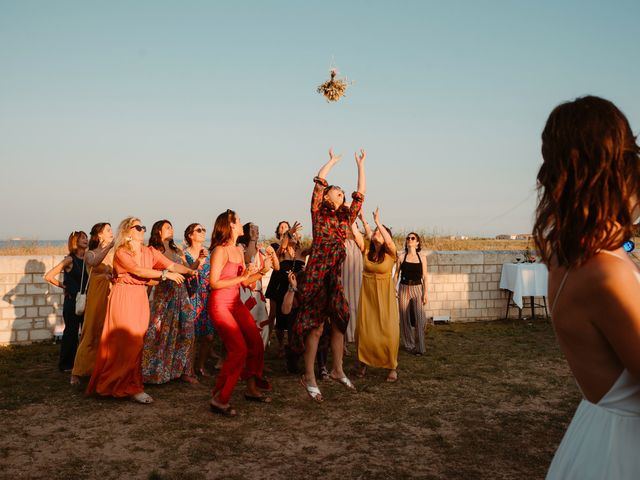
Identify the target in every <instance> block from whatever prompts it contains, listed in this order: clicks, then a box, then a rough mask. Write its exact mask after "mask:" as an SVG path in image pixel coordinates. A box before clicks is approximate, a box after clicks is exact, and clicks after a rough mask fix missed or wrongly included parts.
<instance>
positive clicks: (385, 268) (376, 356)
mask: <svg viewBox="0 0 640 480" xmlns="http://www.w3.org/2000/svg"><path fill="white" fill-rule="evenodd" d="M394 263H395V258H394V257H392V256H391V255H385V257H384V260H383V261H382V263H373V262H371V261H370V260H369V259H368V258H367V254H366V253H365V254H364V270H363V272H362V289H361V291H360V303H359V305H358V328H357V330H356V332H357V333H356V335H357V337H358V340H357V342H358V358H359V359H360V361H361V362H362V363H364V364H366V365H369V366H371V367H378V368H388V369H395V368H397V366H398V348H399V347H400V315H399V313H398V302H397V301H396V294H395V290H394V288H393V278H392V277H391V272H392V270H393V265H394Z"/></svg>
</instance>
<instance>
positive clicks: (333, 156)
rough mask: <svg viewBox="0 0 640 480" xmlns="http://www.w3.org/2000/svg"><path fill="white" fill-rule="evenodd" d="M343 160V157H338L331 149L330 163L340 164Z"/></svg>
mask: <svg viewBox="0 0 640 480" xmlns="http://www.w3.org/2000/svg"><path fill="white" fill-rule="evenodd" d="M341 158H342V155H336V154H334V153H333V147H331V148H330V149H329V161H330V162H333V163H338V162H339V161H340V159H341Z"/></svg>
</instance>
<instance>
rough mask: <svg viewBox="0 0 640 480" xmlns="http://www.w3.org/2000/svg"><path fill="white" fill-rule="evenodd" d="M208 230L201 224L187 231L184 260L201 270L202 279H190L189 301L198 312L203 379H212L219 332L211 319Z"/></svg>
mask: <svg viewBox="0 0 640 480" xmlns="http://www.w3.org/2000/svg"><path fill="white" fill-rule="evenodd" d="M206 233H207V229H206V228H204V227H203V226H202V224H200V223H192V224H190V225H189V226H188V227H187V228H186V229H185V231H184V243H185V245H186V247H185V249H184V256H185V259H186V260H187V263H188V265H189V267H191V268H194V269H197V270H198V275H195V276H193V277H191V278H189V279H187V282H186V283H187V287H188V289H187V290H188V293H189V301H190V302H191V305H192V306H193V309H194V311H195V320H194V330H195V336H196V341H197V344H198V346H197V347H196V348H197V351H198V355H197V358H196V362H197V364H196V367H195V368H196V372H197V373H198V374H199V375H201V376H203V377H210V376H211V374H209V372H207V370H206V368H205V364H206V362H207V358H208V357H209V354H210V353H211V346H212V345H213V335H214V333H215V329H214V328H213V322H212V321H211V318H210V317H209V311H208V310H207V304H208V303H209V274H210V272H211V262H210V259H211V257H210V255H209V250H207V249H206V248H204V241H205V236H206Z"/></svg>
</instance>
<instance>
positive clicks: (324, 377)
mask: <svg viewBox="0 0 640 480" xmlns="http://www.w3.org/2000/svg"><path fill="white" fill-rule="evenodd" d="M320 379H321V380H329V370H327V367H322V368H321V369H320Z"/></svg>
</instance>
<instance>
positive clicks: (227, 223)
mask: <svg viewBox="0 0 640 480" xmlns="http://www.w3.org/2000/svg"><path fill="white" fill-rule="evenodd" d="M234 223H236V212H234V211H233V210H229V209H227V211H226V212H222V213H221V214H220V215H218V218H216V222H215V224H214V225H213V232H211V246H210V247H209V251H211V252H212V251H213V249H214V248H216V247H217V246H218V245H224V244H225V243H227V242H229V241H230V240H231V238H232V237H233V228H232V227H231V225H233V224H234Z"/></svg>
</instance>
